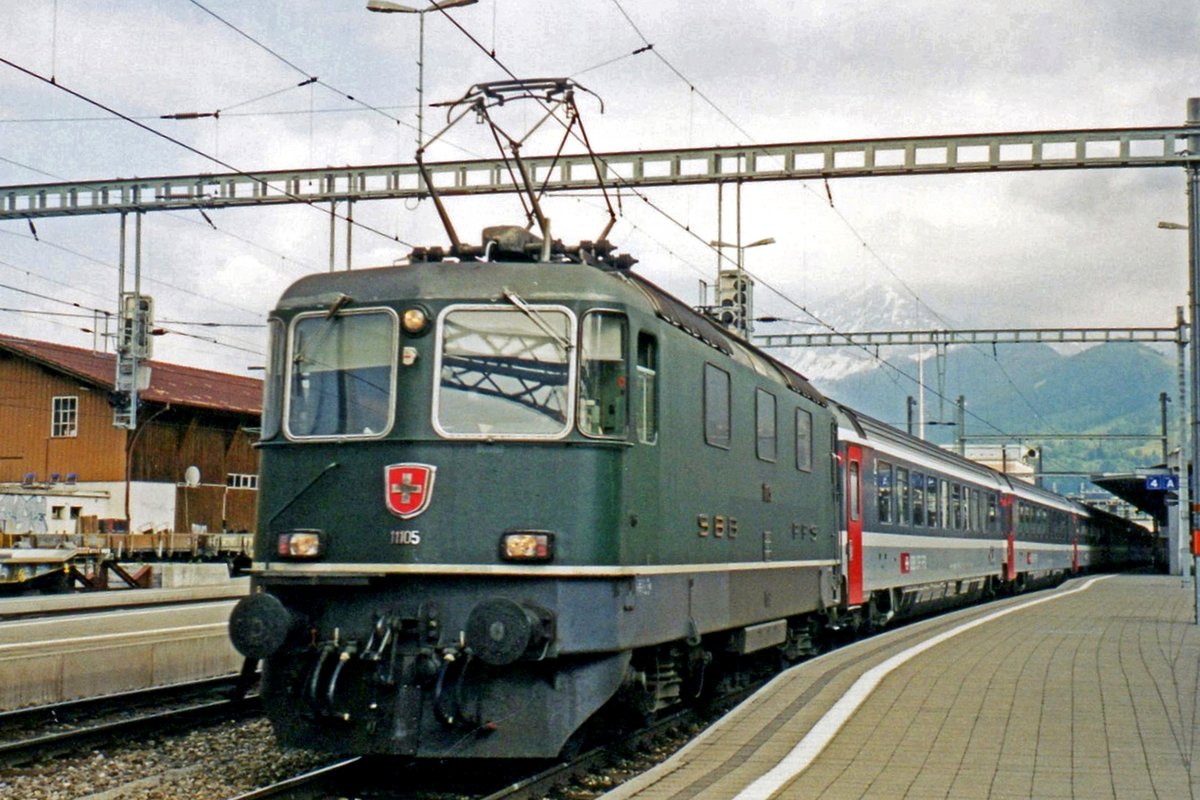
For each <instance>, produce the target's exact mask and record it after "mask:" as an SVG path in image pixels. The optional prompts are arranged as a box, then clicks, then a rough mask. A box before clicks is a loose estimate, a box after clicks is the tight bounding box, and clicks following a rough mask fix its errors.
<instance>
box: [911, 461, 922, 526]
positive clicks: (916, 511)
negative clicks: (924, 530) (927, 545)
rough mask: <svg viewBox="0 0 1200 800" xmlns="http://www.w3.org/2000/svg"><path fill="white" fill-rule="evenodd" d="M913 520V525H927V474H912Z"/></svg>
mask: <svg viewBox="0 0 1200 800" xmlns="http://www.w3.org/2000/svg"><path fill="white" fill-rule="evenodd" d="M912 521H913V525H919V526H921V527H924V525H925V474H924V473H921V472H914V473H913V474H912Z"/></svg>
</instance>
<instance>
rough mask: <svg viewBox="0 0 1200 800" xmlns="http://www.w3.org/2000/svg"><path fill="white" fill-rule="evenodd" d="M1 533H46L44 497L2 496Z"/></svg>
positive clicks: (0, 510) (0, 505)
mask: <svg viewBox="0 0 1200 800" xmlns="http://www.w3.org/2000/svg"><path fill="white" fill-rule="evenodd" d="M0 531H4V532H6V533H46V532H47V531H48V528H47V526H46V501H45V498H43V497H31V496H29V495H19V494H8V495H0Z"/></svg>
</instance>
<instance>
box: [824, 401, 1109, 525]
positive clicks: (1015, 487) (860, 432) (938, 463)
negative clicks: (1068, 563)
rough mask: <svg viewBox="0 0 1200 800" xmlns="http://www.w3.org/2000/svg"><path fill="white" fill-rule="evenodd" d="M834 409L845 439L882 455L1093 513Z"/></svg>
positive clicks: (1034, 499)
mask: <svg viewBox="0 0 1200 800" xmlns="http://www.w3.org/2000/svg"><path fill="white" fill-rule="evenodd" d="M830 405H831V407H832V408H833V409H834V416H835V418H836V419H837V422H838V428H839V436H841V437H842V438H844V439H849V440H854V439H858V440H860V441H862V442H863V443H865V444H870V445H872V446H873V447H875V448H877V449H878V450H879V451H880V452H883V453H890V454H892V455H894V456H898V457H903V458H905V459H907V460H909V461H910V462H912V463H914V464H920V465H923V466H925V467H927V468H930V467H932V468H936V469H939V470H941V471H943V472H944V473H947V474H951V475H956V476H957V477H961V478H970V479H973V480H976V481H979V482H981V483H984V484H990V485H992V486H994V487H995V488H996V489H998V490H1000V491H1003V492H1006V493H1009V494H1013V495H1016V496H1017V497H1020V498H1022V499H1024V500H1029V501H1031V502H1036V503H1041V504H1043V505H1049V506H1054V507H1056V508H1059V509H1061V510H1063V511H1071V512H1075V513H1082V512H1085V511H1091V508H1090V507H1089V506H1085V505H1083V504H1082V503H1077V502H1075V501H1073V500H1068V499H1067V498H1065V497H1063V496H1062V495H1060V494H1055V493H1054V492H1051V491H1049V490H1048V489H1042V488H1040V487H1038V486H1034V485H1033V484H1030V483H1026V482H1024V481H1021V480H1013V479H1012V478H1011V477H1009V476H1008V475H1005V474H1004V473H1003V472H1000V471H999V470H996V469H992V468H991V467H989V466H986V465H985V464H980V463H979V462H978V461H972V460H971V459H969V458H966V457H964V456H960V455H959V454H958V453H954V452H951V451H949V450H946V449H944V448H942V447H938V446H937V445H935V444H931V443H929V442H927V441H924V440H922V439H918V438H917V437H915V436H910V435H909V434H907V433H905V432H904V431H901V430H899V429H898V428H895V427H893V426H891V425H888V424H887V423H886V422H881V421H880V420H877V419H875V418H874V417H870V416H868V415H866V414H863V413H862V412H859V411H855V410H854V409H852V408H850V407H849V406H846V405H844V404H842V403H839V402H837V401H833V402H831V404H830ZM841 431H845V432H847V435H843V434H842V433H841Z"/></svg>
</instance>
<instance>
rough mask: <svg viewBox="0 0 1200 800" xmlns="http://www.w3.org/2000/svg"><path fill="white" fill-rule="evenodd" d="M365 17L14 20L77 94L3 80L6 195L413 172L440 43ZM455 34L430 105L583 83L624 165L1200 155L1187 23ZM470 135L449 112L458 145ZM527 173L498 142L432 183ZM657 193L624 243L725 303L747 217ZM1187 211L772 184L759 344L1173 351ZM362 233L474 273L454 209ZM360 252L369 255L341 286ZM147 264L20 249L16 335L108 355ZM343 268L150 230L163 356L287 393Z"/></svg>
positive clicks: (664, 3)
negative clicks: (882, 342)
mask: <svg viewBox="0 0 1200 800" xmlns="http://www.w3.org/2000/svg"><path fill="white" fill-rule="evenodd" d="M365 4H366V3H365V0H354V2H349V1H347V2H343V1H342V0H287V1H286V2H285V1H284V0H274V1H272V0H255V1H254V2H234V1H233V0H199V1H197V0H121V1H120V2H118V1H117V0H24V2H20V3H17V2H13V1H12V0H9V1H8V2H0V30H4V31H5V36H4V37H3V41H2V43H0V56H2V57H3V58H4V59H5V60H7V61H9V62H12V63H13V64H16V65H18V66H20V67H21V68H23V69H25V70H29V71H31V72H33V73H36V74H37V75H40V76H42V77H43V78H46V79H49V78H51V77H53V80H54V84H53V85H52V84H50V83H49V82H47V81H43V80H38V79H36V78H33V77H30V76H29V75H27V74H25V73H24V72H22V71H20V70H18V69H16V68H14V67H11V66H8V65H4V64H0V195H2V192H3V189H2V187H3V186H8V185H25V184H30V183H41V182H56V181H71V180H86V179H106V178H115V177H134V176H158V175H171V174H190V173H196V172H226V171H228V170H227V169H226V168H225V167H222V166H219V165H218V164H216V163H214V162H213V161H212V160H211V159H219V160H220V161H223V162H226V163H227V164H231V165H233V166H234V167H236V168H238V169H240V170H247V171H253V170H263V169H290V168H299V167H322V166H327V165H334V166H345V165H352V164H354V165H357V164H383V163H395V162H410V161H411V160H412V156H413V152H414V150H415V138H416V130H415V125H416V119H417V94H418V93H417V86H418V80H417V61H418V44H419V37H418V30H419V26H418V19H417V17H416V16H415V15H409V14H374V13H369V12H368V11H367V10H366V8H365ZM449 13H450V14H451V15H453V16H454V18H455V19H456V20H457V21H458V22H459V23H460V24H461V26H462V27H463V28H464V29H465V31H466V33H464V32H463V31H460V30H459V29H458V28H456V27H455V26H453V25H452V24H451V23H450V22H449V21H448V20H447V19H445V18H444V17H443V16H442V15H441V14H440V13H438V12H434V13H430V14H428V15H426V17H425V80H424V90H425V97H426V99H427V101H428V102H430V103H433V102H438V101H444V100H451V99H455V98H458V97H460V96H461V95H462V94H463V93H464V92H465V91H466V90H467V88H468V87H469V86H471V85H472V84H475V83H479V82H483V81H492V80H499V79H504V78H507V77H508V75H507V74H506V73H505V71H504V69H505V68H506V69H507V70H509V71H511V72H512V73H513V74H516V75H518V76H519V77H523V78H537V77H571V78H573V79H574V80H575V81H577V82H578V83H579V84H581V85H582V86H584V87H586V88H587V89H588V90H589V92H591V93H593V94H594V95H595V96H596V97H598V98H599V100H597V99H596V98H595V97H593V96H592V94H586V95H581V96H580V102H579V104H580V109H581V111H582V113H583V117H584V122H585V123H586V125H587V131H588V135H589V138H590V140H591V142H592V144H593V146H594V147H595V148H596V149H597V150H598V151H618V150H630V149H664V148H683V147H700V146H708V145H735V144H762V143H774V142H805V141H817V140H824V139H860V138H870V137H883V136H918V135H945V134H963V133H979V132H1003V131H1029V130H1058V129H1075V128H1103V127H1116V128H1119V127H1141V126H1155V125H1178V124H1181V123H1182V122H1183V121H1184V118H1185V116H1186V106H1187V98H1188V97H1190V96H1200V70H1197V66H1198V64H1197V59H1198V58H1200V50H1198V49H1197V47H1196V43H1197V42H1198V41H1200V11H1197V9H1196V8H1195V7H1194V5H1192V4H1188V3H1179V2H1166V1H1165V0H1139V2H1137V3H1130V2H1128V0H1089V1H1087V2H1084V0H1065V1H1063V2H1050V3H1047V2H1044V0H1043V1H1042V2H1026V1H1025V0H1013V1H1012V2H1003V3H1001V2H995V1H991V2H976V3H956V2H948V1H946V0H941V1H939V0H889V1H888V2H881V1H877V0H859V2H855V3H845V2H823V1H820V0H818V1H816V2H805V3H793V2H783V1H782V0H740V1H739V2H728V1H727V0H710V2H707V3H694V2H681V1H680V2H676V1H675V0H656V1H655V2H653V3H649V2H642V3H634V2H631V1H630V0H560V2H556V3H537V4H535V3H532V2H528V1H527V0H479V2H478V3H477V4H475V5H471V6H466V7H462V8H457V9H453V10H452V11H450V12H449ZM467 33H469V34H470V37H468V36H467ZM472 38H473V39H474V41H473V40H472ZM647 44H651V45H653V48H652V49H646V46H647ZM487 51H492V52H494V56H495V57H494V59H493V58H492V57H491V55H489V53H488V52H487ZM637 51H641V52H637ZM501 65H503V66H501ZM312 76H316V77H318V78H319V81H318V82H317V83H312V84H309V85H305V86H299V85H298V84H300V83H302V82H304V81H305V79H306V78H307V77H312ZM60 87H61V88H60ZM64 88H66V89H70V90H71V91H73V92H76V93H78V94H79V95H83V96H85V97H87V98H89V99H91V100H94V101H96V102H97V103H100V104H103V105H105V106H108V107H110V108H112V109H114V110H116V111H119V112H120V113H122V114H124V115H127V116H129V117H132V118H134V119H136V120H138V121H139V122H141V123H142V124H143V125H145V126H148V127H150V128H153V129H154V130H156V131H159V132H161V133H162V134H164V135H165V136H168V137H171V138H172V139H175V140H177V142H180V143H183V144H186V145H187V146H188V148H191V149H188V148H185V147H183V146H180V144H178V143H175V142H172V141H168V140H167V139H166V138H162V137H159V136H156V135H154V134H152V133H150V132H148V131H146V130H144V129H142V128H139V127H137V126H135V125H134V124H131V123H130V122H127V121H124V120H120V119H118V118H115V117H113V116H112V115H111V114H108V113H106V112H104V111H102V110H100V109H99V108H97V107H96V106H94V105H90V104H88V103H86V102H84V101H82V100H80V99H78V98H76V97H73V96H72V95H70V94H68V93H67V92H66V91H64ZM347 96H350V97H353V98H355V100H350V99H348V97H347ZM600 100H602V101H603V107H601V103H600ZM218 110H219V111H220V112H221V114H220V116H219V117H218V118H211V117H208V118H200V119H189V120H169V119H161V118H160V117H161V116H163V115H170V114H179V113H194V112H213V111H218ZM503 113H504V114H505V115H507V116H505V117H504V119H505V121H506V124H508V125H511V127H512V129H514V130H519V129H523V126H528V125H530V124H532V123H533V122H535V121H536V119H537V118H538V116H539V114H540V112H539V111H538V109H537V108H536V107H535V106H531V105H529V104H525V106H524V107H518V106H516V105H514V106H513V107H511V108H505V109H503ZM444 119H445V117H444V111H442V110H438V109H430V108H427V109H426V114H425V128H426V132H427V134H428V133H429V132H432V131H436V130H438V129H439V128H440V127H441V124H442V123H443V122H444ZM557 138H558V137H557V136H554V135H549V134H547V133H546V132H545V130H543V131H541V132H539V133H538V134H535V135H534V137H533V138H531V139H530V141H529V143H528V144H526V146H525V149H524V152H525V153H529V154H545V153H550V152H552V151H553V149H554V148H555V147H556V145H557V143H558V141H557ZM196 151H199V152H196ZM495 155H496V150H495V145H494V144H493V143H492V142H491V140H490V137H488V136H487V135H486V131H485V130H484V129H483V128H482V127H480V126H476V125H473V124H470V122H469V121H468V122H467V123H464V124H460V125H459V126H457V127H455V128H454V129H453V130H451V131H450V132H449V133H448V134H447V135H446V136H445V137H444V138H443V139H441V140H439V141H438V142H436V143H434V144H433V145H431V146H430V148H429V152H428V155H427V158H428V159H430V160H442V159H456V158H476V157H488V158H490V157H494V156H495ZM205 156H207V157H208V158H206V157H205ZM644 191H645V195H646V197H647V198H648V199H650V200H652V201H653V202H652V203H645V202H643V201H642V200H641V199H640V198H638V197H637V196H636V195H633V194H631V193H628V192H626V193H624V194H623V196H622V198H621V203H620V209H621V214H620V217H619V219H618V222H617V224H616V226H615V227H614V228H613V231H612V233H611V234H610V236H609V238H610V240H612V241H613V242H614V243H615V244H616V245H617V246H618V247H619V249H620V250H621V251H622V252H628V253H631V254H632V255H634V256H635V257H636V258H637V259H639V264H638V266H637V269H638V270H639V271H640V272H641V273H642V274H644V275H646V276H647V277H648V278H650V279H651V280H653V281H655V282H657V283H659V284H661V285H663V286H665V287H667V288H668V289H670V290H671V291H673V292H675V293H676V294H678V295H679V296H680V297H682V298H683V299H684V300H685V301H688V302H691V303H697V302H699V284H700V281H709V282H711V281H712V280H713V278H714V276H715V272H716V255H715V253H714V252H713V250H712V249H710V248H709V247H708V246H707V245H706V242H708V241H710V240H712V239H716V238H718V237H719V236H720V237H721V238H724V239H726V240H731V239H732V238H733V237H734V235H735V233H734V228H733V217H732V213H731V207H732V205H733V204H732V192H731V191H729V190H727V192H726V197H725V199H726V203H725V208H726V215H725V228H724V230H723V231H718V229H717V190H716V188H715V187H714V186H696V187H686V188H683V187H676V188H669V189H647V190H644ZM448 205H449V210H450V213H451V215H452V217H453V218H454V220H455V224H456V227H457V228H458V230H459V233H460V236H461V237H462V238H463V239H464V240H465V241H478V237H479V233H478V232H479V230H481V229H482V228H483V227H484V226H487V225H492V224H500V223H516V224H519V223H521V222H522V221H523V216H522V212H521V208H520V206H519V205H518V204H517V202H516V200H515V198H513V197H512V196H501V197H493V198H462V199H450V200H449V201H448ZM1186 210H1187V201H1186V194H1185V184H1184V174H1183V171H1182V170H1181V169H1177V168H1160V169H1140V170H1087V171H1061V172H1049V173H1036V174H1035V173H1009V174H1004V175H954V176H925V177H887V178H855V179H843V180H833V181H830V183H829V187H828V192H827V190H826V187H825V186H824V185H823V184H822V183H820V182H812V181H808V182H780V183H762V184H747V185H746V186H745V187H744V189H743V194H742V238H743V241H744V242H749V241H755V240H758V239H762V238H767V237H770V238H773V239H775V244H772V245H768V246H762V247H757V248H754V249H750V250H747V251H746V253H745V259H746V267H747V268H748V269H749V270H750V271H751V272H752V274H754V275H755V276H756V277H758V278H759V280H760V282H761V283H762V284H764V285H769V287H771V288H769V289H768V288H765V287H760V290H759V292H758V294H757V296H756V301H755V302H756V309H755V310H756V313H758V314H772V315H775V316H778V317H781V318H785V319H791V320H796V322H794V323H786V322H785V323H776V324H770V325H768V324H761V325H759V326H758V328H757V331H756V332H758V333H770V332H780V333H782V332H788V331H793V330H794V331H811V330H814V328H813V327H812V325H811V317H810V316H808V314H807V313H806V312H805V311H804V309H807V311H808V312H811V313H812V314H815V315H816V316H818V317H820V318H822V319H826V320H851V319H854V318H855V315H854V310H855V309H854V306H855V305H856V304H859V303H862V302H863V301H862V298H863V297H869V296H873V295H874V294H879V295H882V294H884V293H888V292H892V293H897V294H899V295H900V296H902V297H904V298H906V300H907V301H910V302H911V308H912V309H913V310H912V312H911V320H910V322H911V327H912V328H916V329H925V328H929V327H939V328H941V327H946V326H947V325H949V326H951V327H956V328H989V327H1076V326H1090V327H1098V326H1114V327H1115V326H1156V327H1160V326H1161V327H1167V326H1172V325H1174V323H1175V308H1176V307H1177V306H1180V305H1184V304H1186V302H1187V266H1186V260H1187V246H1186V245H1187V241H1186V240H1187V236H1186V235H1185V234H1183V233H1180V232H1176V231H1166V230H1160V229H1158V228H1157V227H1156V226H1157V222H1158V221H1160V220H1168V221H1177V222H1184V221H1186ZM546 212H547V214H548V215H549V216H550V217H551V218H552V220H553V224H554V234H555V236H556V237H560V238H562V239H563V240H564V241H566V242H576V241H579V240H583V239H594V238H595V237H596V236H597V235H599V233H600V231H601V230H602V229H603V227H604V225H605V223H606V221H607V218H606V214H605V212H604V209H603V204H602V202H601V201H599V200H598V199H597V198H595V197H552V198H551V199H550V200H549V201H548V202H547V203H546ZM354 214H355V219H356V220H358V221H361V222H362V223H363V224H364V226H366V227H369V228H373V229H375V230H376V231H378V232H372V231H370V230H366V229H365V228H364V229H358V230H356V231H355V233H354V234H353V256H352V262H351V265H350V266H351V267H352V268H361V267H368V266H379V265H387V264H391V263H393V262H395V261H396V260H398V259H402V258H404V257H405V256H406V255H407V253H408V248H407V247H404V246H401V245H399V244H397V243H396V242H395V241H394V240H393V238H392V237H397V238H399V239H401V240H403V241H406V242H411V243H416V244H428V245H442V246H445V245H446V244H447V239H446V235H445V233H444V231H443V229H442V227H441V225H440V224H439V222H438V219H437V216H436V214H435V212H434V210H433V208H432V205H431V203H429V202H428V201H424V202H420V203H417V202H414V201H407V202H406V201H401V200H381V201H371V202H361V203H358V204H357V205H356V206H355V210H354ZM131 228H132V226H131ZM35 230H36V238H35ZM344 236H345V233H344V230H343V229H342V227H341V226H339V228H338V230H337V233H336V240H335V247H336V252H337V268H339V269H342V268H345V266H346V264H345V262H344V253H345V242H344ZM130 241H132V240H130ZM119 242H120V236H119V218H118V217H117V216H115V215H96V216H88V217H78V218H48V219H39V220H37V221H36V222H35V224H34V229H31V227H30V225H29V224H28V223H27V222H25V221H3V222H0V333H5V334H10V335H16V336H25V337H29V338H36V339H47V340H54V341H62V342H65V343H67V344H74V345H78V346H81V347H93V346H96V347H99V348H103V347H104V344H103V341H102V339H99V338H98V337H97V335H96V334H95V333H93V332H88V331H90V330H92V329H93V327H94V326H93V321H92V318H91V311H90V310H91V309H102V310H107V311H112V310H115V308H116V302H117V301H116V298H117V268H116V264H117V261H118V253H119ZM130 247H132V244H131V245H130ZM329 249H330V243H329V220H328V216H327V214H323V213H321V212H319V211H317V210H314V209H313V208H309V207H302V206H280V207H270V208H266V207H264V208H259V209H236V210H234V209H224V210H212V211H210V212H208V219H206V218H204V217H203V216H202V215H201V214H199V213H198V212H195V211H180V212H155V213H151V214H148V215H146V216H145V218H144V222H143V238H142V253H143V291H144V292H145V293H147V294H150V295H151V296H152V297H153V298H154V303H155V316H156V320H157V321H158V323H159V324H160V326H161V327H162V328H164V329H165V330H167V331H168V333H166V334H165V335H163V336H159V337H156V339H155V352H154V357H155V358H157V359H161V360H168V361H175V362H179V363H184V364H190V365H193V366H201V367H207V368H213V369H221V370H225V371H229V372H235V373H239V374H245V372H246V370H247V369H248V368H253V367H256V366H261V364H262V360H263V359H262V352H263V350H264V341H263V340H264V337H265V329H264V327H263V323H264V321H265V319H266V315H267V313H268V311H269V310H270V308H271V307H272V305H273V303H274V301H275V298H277V297H278V295H279V294H280V293H281V292H282V291H283V290H284V289H285V288H286V286H287V285H288V284H290V283H291V282H292V281H294V280H296V279H298V278H300V277H302V276H303V275H306V274H309V273H312V272H319V271H325V270H327V269H328V268H329ZM864 293H865V294H864ZM72 314H83V315H84V316H83V317H76V316H64V315H72ZM199 323H206V324H204V325H201V324H199ZM214 323H216V325H214ZM806 323H807V324H806ZM84 329H87V330H84ZM110 349H111V347H110ZM255 374H257V373H255Z"/></svg>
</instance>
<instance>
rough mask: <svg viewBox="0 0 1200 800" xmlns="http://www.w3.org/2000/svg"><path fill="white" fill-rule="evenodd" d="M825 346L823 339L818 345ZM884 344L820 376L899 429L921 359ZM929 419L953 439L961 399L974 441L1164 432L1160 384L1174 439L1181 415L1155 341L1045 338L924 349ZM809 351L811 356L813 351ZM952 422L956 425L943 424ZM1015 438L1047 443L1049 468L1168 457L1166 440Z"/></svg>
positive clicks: (1125, 467) (1106, 468)
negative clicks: (873, 354)
mask: <svg viewBox="0 0 1200 800" xmlns="http://www.w3.org/2000/svg"><path fill="white" fill-rule="evenodd" d="M822 350H824V348H822ZM897 350H899V348H893V349H891V350H885V351H882V352H881V353H880V356H881V358H885V359H887V361H888V362H890V363H891V364H893V365H895V367H896V368H895V369H893V368H891V367H888V366H883V365H882V364H881V362H879V361H875V362H874V363H873V367H874V368H872V369H866V370H858V371H854V372H847V373H844V374H842V375H841V376H840V377H833V378H825V379H820V378H815V379H814V381H813V382H814V383H815V384H816V386H817V388H819V389H820V390H821V391H823V392H824V393H826V394H827V395H829V396H830V397H833V398H835V399H837V400H838V401H840V402H843V403H845V404H847V405H849V406H851V407H853V408H856V409H858V410H860V411H862V412H864V413H866V414H870V415H871V416H874V417H878V418H879V419H882V420H884V421H886V422H890V423H892V424H894V425H896V426H897V427H901V428H903V427H904V426H905V424H906V421H907V419H906V418H907V398H908V397H909V396H910V395H911V396H914V397H915V396H916V394H917V384H916V380H915V379H916V375H917V367H916V364H915V360H914V358H913V357H912V356H911V355H905V354H901V353H897ZM926 351H927V359H926V367H925V385H926V387H927V389H926V400H925V402H926V420H927V422H928V421H930V420H932V421H933V422H940V423H943V424H940V425H935V426H931V427H929V428H927V436H928V438H929V439H930V440H932V441H937V442H940V443H951V442H953V441H955V439H956V436H957V431H956V429H955V426H954V425H953V423H954V422H955V418H956V408H955V399H956V398H957V397H958V396H959V395H962V396H963V397H964V398H965V403H966V424H965V430H966V433H967V438H968V443H970V441H971V439H970V437H971V435H980V434H999V433H1005V434H1054V433H1058V434H1083V433H1088V434H1108V433H1123V434H1152V435H1158V434H1159V433H1160V431H1161V405H1160V401H1159V394H1160V392H1166V393H1167V396H1168V397H1169V398H1170V401H1171V404H1170V405H1169V406H1168V411H1167V413H1168V424H1169V426H1170V428H1171V430H1170V437H1171V439H1170V441H1171V443H1172V447H1174V446H1175V445H1174V443H1175V427H1176V423H1177V421H1178V416H1179V410H1178V409H1177V408H1176V406H1177V405H1178V398H1177V397H1176V396H1175V394H1176V392H1177V391H1178V389H1177V382H1178V377H1177V372H1176V366H1175V361H1174V358H1173V357H1172V356H1170V355H1168V354H1167V353H1165V352H1162V351H1160V350H1158V349H1155V348H1153V347H1150V346H1146V345H1142V344H1134V343H1128V342H1126V343H1114V344H1104V345H1096V346H1092V347H1088V348H1087V349H1083V350H1079V351H1076V352H1060V351H1058V350H1056V349H1055V348H1053V347H1050V346H1048V345H1043V344H1020V345H1014V344H1007V345H998V346H996V348H995V349H994V352H993V348H992V347H991V346H983V345H980V346H970V345H957V346H954V347H950V348H947V352H946V354H945V357H944V376H945V377H944V389H942V392H941V394H942V398H941V399H939V398H938V397H937V396H936V394H935V391H936V390H937V388H938V386H939V378H938V375H939V368H938V366H937V358H936V357H934V356H933V355H932V348H926ZM813 357H814V356H813V355H811V354H808V355H806V358H809V359H811V358H813ZM944 423H950V424H944ZM1011 441H1012V442H1013V443H1018V442H1019V443H1021V444H1024V445H1026V446H1035V447H1039V446H1040V447H1041V448H1042V450H1043V457H1044V469H1046V470H1047V471H1054V472H1069V471H1074V472H1079V473H1081V474H1087V473H1095V472H1124V471H1129V470H1132V469H1135V468H1138V467H1145V466H1150V465H1153V464H1158V463H1162V455H1161V440H1159V439H1152V438H1148V439H1147V440H1146V441H1144V442H1142V441H1140V440H1139V441H1128V440H1124V441H1122V440H1114V441H1103V440H1099V439H1097V440H1089V439H1056V438H1053V437H1046V438H1042V437H1038V436H1036V435H1034V436H1028V437H1025V438H1023V439H1020V440H1018V439H1017V438H1013V439H1012V440H1011Z"/></svg>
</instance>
